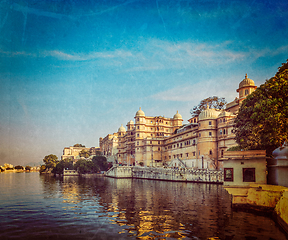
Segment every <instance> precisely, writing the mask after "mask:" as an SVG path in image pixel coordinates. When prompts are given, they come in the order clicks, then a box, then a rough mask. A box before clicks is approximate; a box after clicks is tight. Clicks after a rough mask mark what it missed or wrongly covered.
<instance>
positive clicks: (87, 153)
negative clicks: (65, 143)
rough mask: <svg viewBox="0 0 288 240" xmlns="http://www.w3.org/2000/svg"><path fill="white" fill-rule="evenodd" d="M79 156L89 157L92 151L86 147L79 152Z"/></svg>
mask: <svg viewBox="0 0 288 240" xmlns="http://www.w3.org/2000/svg"><path fill="white" fill-rule="evenodd" d="M79 156H80V157H85V158H88V157H89V156H90V153H89V151H87V150H85V149H82V150H81V151H80V153H79Z"/></svg>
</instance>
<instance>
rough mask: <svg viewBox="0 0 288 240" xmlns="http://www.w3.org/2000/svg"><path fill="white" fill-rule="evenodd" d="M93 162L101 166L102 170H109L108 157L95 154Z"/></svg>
mask: <svg viewBox="0 0 288 240" xmlns="http://www.w3.org/2000/svg"><path fill="white" fill-rule="evenodd" d="M92 162H93V163H94V164H95V165H96V166H98V167H99V169H100V170H101V171H107V170H108V162H107V159H106V157H104V156H94V157H93V158H92Z"/></svg>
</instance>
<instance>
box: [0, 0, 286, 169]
mask: <svg viewBox="0 0 288 240" xmlns="http://www.w3.org/2000/svg"><path fill="white" fill-rule="evenodd" d="M287 19H288V1H287V0H267V1H266V0H252V1H251V0H249V1H248V0H218V1H216V0H154V1H150V0H130V1H129V0H128V1H126V0H103V1H95V0H46V1H45V0H42V1H39V0H13V1H12V0H2V1H0V83H1V85H0V110H1V114H0V165H3V164H4V163H11V164H14V165H18V164H20V165H25V164H27V163H31V162H37V163H38V162H41V161H42V160H43V158H44V157H45V156H46V155H49V154H55V155H57V156H58V158H60V157H61V155H62V151H63V148H64V147H69V146H73V145H74V144H76V143H80V144H83V145H85V146H86V147H93V146H95V147H97V146H99V138H100V137H105V136H106V135H107V134H111V133H114V132H117V130H118V128H119V127H120V126H121V124H123V125H124V126H125V125H126V124H127V122H129V121H130V120H134V116H135V113H136V112H137V111H138V110H139V107H141V109H142V110H143V111H144V112H145V115H147V116H165V117H173V115H174V114H175V113H176V112H177V111H179V113H180V114H181V115H182V117H183V120H184V121H183V123H184V124H185V123H187V120H188V119H189V118H190V117H191V114H190V110H191V109H192V108H193V107H194V106H196V105H198V103H199V102H200V101H201V100H202V99H204V98H207V97H210V96H218V97H225V98H226V101H228V102H229V101H232V100H234V98H235V97H237V92H236V89H237V88H238V85H239V82H240V81H242V79H243V78H244V77H245V74H246V73H247V74H248V77H249V78H251V79H252V80H254V82H255V85H257V86H259V85H260V84H263V83H264V82H265V80H266V79H269V78H271V77H273V76H274V75H275V73H276V72H277V69H278V67H279V66H281V64H282V63H284V62H286V59H287V58H288V41H287V39H288V21H287Z"/></svg>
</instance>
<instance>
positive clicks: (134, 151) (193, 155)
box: [99, 74, 257, 169]
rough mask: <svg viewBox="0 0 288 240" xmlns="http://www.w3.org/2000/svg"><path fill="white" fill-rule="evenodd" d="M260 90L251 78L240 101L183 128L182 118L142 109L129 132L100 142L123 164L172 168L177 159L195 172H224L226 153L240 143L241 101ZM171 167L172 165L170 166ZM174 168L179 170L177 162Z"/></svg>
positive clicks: (209, 111)
mask: <svg viewBox="0 0 288 240" xmlns="http://www.w3.org/2000/svg"><path fill="white" fill-rule="evenodd" d="M256 88H257V87H256V86H255V84H254V81H253V80H251V79H249V78H248V77H247V74H246V76H245V78H244V79H243V80H242V81H241V82H240V84H239V88H238V89H237V90H236V91H237V92H238V93H239V96H238V98H237V97H236V98H235V100H234V101H232V102H230V103H228V104H227V105H226V109H225V110H216V109H212V108H211V109H210V108H209V107H208V106H207V108H206V109H205V110H204V111H202V112H201V113H200V114H199V116H198V117H194V118H191V119H189V120H188V122H189V123H188V124H185V125H183V124H182V122H183V119H182V116H181V115H180V114H179V113H178V111H177V113H176V114H175V115H174V116H173V118H167V117H162V116H154V117H152V116H146V115H145V113H144V112H143V111H142V109H141V108H140V109H139V110H138V111H137V112H136V114H135V117H134V119H135V122H134V121H132V120H131V121H129V122H128V123H127V125H126V127H127V128H126V129H125V128H124V127H123V125H121V127H120V128H119V129H118V132H117V133H113V134H108V135H107V136H106V137H104V138H100V139H99V145H100V150H101V151H102V152H103V154H104V156H108V157H110V158H112V159H115V162H117V163H121V164H123V165H128V166H129V165H144V166H168V164H170V163H171V161H173V160H174V159H178V160H179V161H180V162H181V164H184V165H185V166H186V167H188V168H194V169H223V164H222V161H219V160H220V159H221V158H223V155H224V152H225V151H226V150H227V149H228V148H230V147H233V146H235V145H237V144H236V142H235V134H234V132H233V125H234V118H235V117H236V114H237V111H238V109H239V107H240V105H241V102H242V101H243V100H244V99H245V98H246V97H247V96H248V95H249V94H251V93H252V92H253V91H254V90H255V89H256ZM170 165H171V164H170ZM175 165H176V166H174V167H178V165H177V164H176V162H175Z"/></svg>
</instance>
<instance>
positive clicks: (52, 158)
mask: <svg viewBox="0 0 288 240" xmlns="http://www.w3.org/2000/svg"><path fill="white" fill-rule="evenodd" d="M43 162H44V163H45V165H46V167H47V168H54V167H56V164H57V163H58V162H59V160H58V157H57V156H56V155H54V154H50V155H47V156H45V157H44V159H43Z"/></svg>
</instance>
